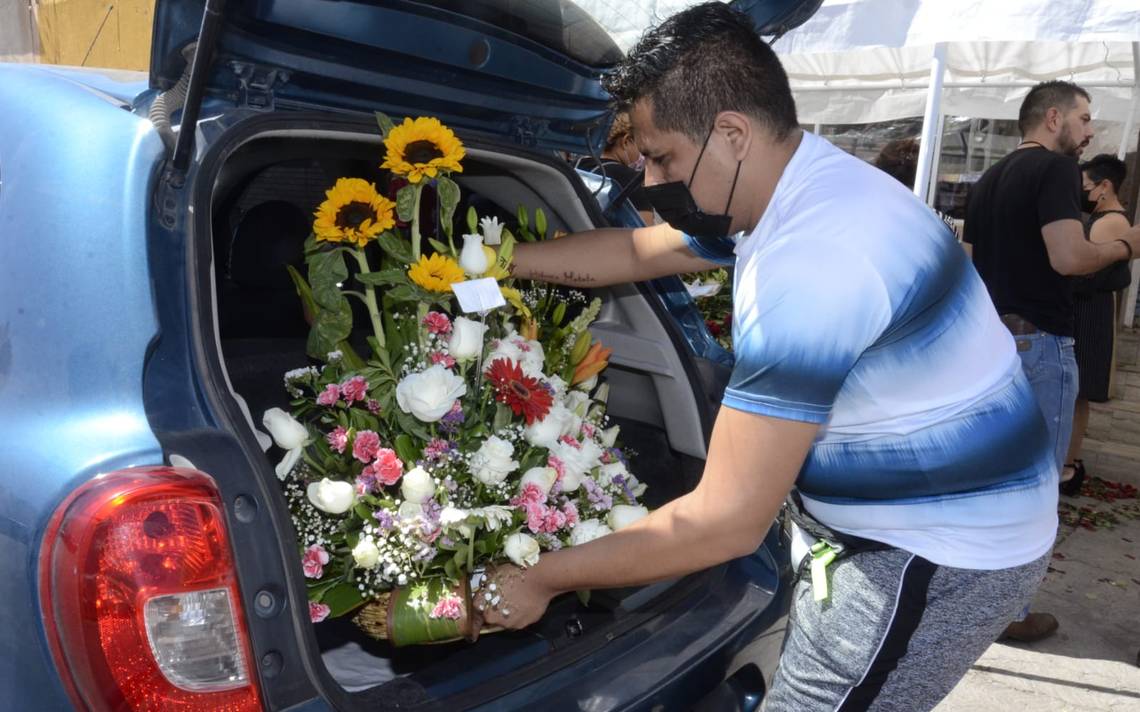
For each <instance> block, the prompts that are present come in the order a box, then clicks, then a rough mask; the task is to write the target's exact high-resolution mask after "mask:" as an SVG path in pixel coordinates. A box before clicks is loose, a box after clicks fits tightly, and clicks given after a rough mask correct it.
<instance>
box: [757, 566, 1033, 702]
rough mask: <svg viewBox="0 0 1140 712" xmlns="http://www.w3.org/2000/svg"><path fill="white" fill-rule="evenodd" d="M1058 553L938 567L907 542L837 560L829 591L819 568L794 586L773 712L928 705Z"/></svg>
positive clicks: (1022, 601)
mask: <svg viewBox="0 0 1140 712" xmlns="http://www.w3.org/2000/svg"><path fill="white" fill-rule="evenodd" d="M1048 562H1049V555H1048V554H1046V555H1045V556H1042V557H1041V558H1040V559H1037V560H1036V561H1033V562H1030V563H1028V564H1024V565H1022V566H1016V567H1013V568H1009V569H998V570H996V571H981V570H975V569H956V568H951V567H948V566H937V565H935V564H933V563H931V562H929V561H927V560H926V559H923V558H922V557H919V556H916V555H914V554H911V553H910V552H907V551H903V550H901V549H886V550H883V551H868V552H863V553H859V554H854V555H852V556H850V557H847V558H844V559H841V560H840V561H838V562H836V563H835V564H833V565H832V566H830V567H829V570H830V571H829V573H830V575H829V577H828V580H829V584H830V596H829V598H828V599H827V600H825V601H820V602H817V601H815V600H814V599H813V597H812V590H811V581H810V572H808V573H806V574H805V576H804V579H803V580H801V581H800V582H799V584H798V585H797V587H796V590H795V591H794V593H793V601H792V612H791V616H790V619H789V621H788V632H787V635H786V638H785V640H784V650H783V653H782V654H781V656H780V665H779V668H778V669H777V670H776V676H775V679H774V680H773V682H772V689H771V690H770V691H769V693H768V695H767V696H766V697H765V700H764V707H763V709H764V710H766V712H816V711H817V710H818V711H820V712H822V711H824V710H826V711H827V712H832V711H835V712H849V711H850V710H884V711H886V710H898V711H899V712H920V711H921V710H929V709H931V708H932V707H934V706H935V705H936V704H938V702H939V701H940V700H941V699H942V698H943V697H945V696H946V695H947V694H948V693H949V692H950V690H951V689H953V688H954V685H955V684H957V682H958V681H959V680H960V679H961V678H962V676H963V675H965V674H966V671H967V670H968V669H969V668H970V665H972V664H973V663H974V661H975V660H977V659H978V658H979V657H980V656H981V655H982V653H983V652H985V650H986V648H988V647H989V646H990V644H991V643H993V642H994V640H996V639H997V637H998V635H1000V634H1001V632H1002V630H1004V628H1005V626H1006V625H1007V624H1008V623H1009V622H1010V621H1012V620H1014V619H1015V618H1017V617H1018V614H1019V613H1020V612H1021V610H1022V609H1023V608H1024V606H1025V605H1027V604H1028V602H1029V600H1030V599H1031V598H1032V597H1033V594H1034V592H1035V591H1036V590H1037V586H1038V585H1039V584H1040V583H1041V579H1042V578H1043V577H1044V575H1045V569H1046V566H1047V565H1048Z"/></svg>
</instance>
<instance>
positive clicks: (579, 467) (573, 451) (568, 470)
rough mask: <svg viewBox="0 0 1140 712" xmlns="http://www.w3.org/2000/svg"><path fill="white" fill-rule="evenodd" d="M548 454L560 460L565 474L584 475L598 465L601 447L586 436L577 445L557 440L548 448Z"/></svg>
mask: <svg viewBox="0 0 1140 712" xmlns="http://www.w3.org/2000/svg"><path fill="white" fill-rule="evenodd" d="M550 454H552V455H554V456H555V457H557V458H558V459H559V460H561V461H562V464H563V465H564V468H563V469H564V474H565V475H567V476H570V475H584V474H586V473H587V472H589V471H590V470H592V469H594V468H595V467H597V466H598V460H599V459H600V458H601V456H602V448H601V447H599V446H598V444H597V443H596V442H594V441H593V440H591V439H589V438H586V439H584V440H583V441H582V442H581V444H580V445H579V447H574V446H573V445H570V444H569V443H564V442H557V443H555V444H554V447H552V448H550Z"/></svg>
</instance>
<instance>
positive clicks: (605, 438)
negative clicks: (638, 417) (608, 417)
mask: <svg viewBox="0 0 1140 712" xmlns="http://www.w3.org/2000/svg"><path fill="white" fill-rule="evenodd" d="M620 432H621V426H620V425H614V426H612V427H609V428H606V429H605V430H603V431H602V437H601V438H599V440H600V441H601V443H602V447H607V448H608V447H613V446H614V443H616V442H617V439H618V433H620Z"/></svg>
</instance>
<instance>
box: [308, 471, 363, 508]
mask: <svg viewBox="0 0 1140 712" xmlns="http://www.w3.org/2000/svg"><path fill="white" fill-rule="evenodd" d="M306 493H307V494H308V495H309V501H310V502H312V503H313V506H314V507H316V508H317V509H319V510H321V511H322V512H328V513H329V514H344V513H345V512H347V511H348V510H349V508H350V507H351V506H352V503H353V501H354V500H355V499H356V492H355V491H354V490H353V487H352V483H351V482H334V481H333V480H330V479H329V478H327V477H326V478H324V479H323V480H321V481H320V482H313V483H311V484H310V485H309V488H308V490H307V492H306Z"/></svg>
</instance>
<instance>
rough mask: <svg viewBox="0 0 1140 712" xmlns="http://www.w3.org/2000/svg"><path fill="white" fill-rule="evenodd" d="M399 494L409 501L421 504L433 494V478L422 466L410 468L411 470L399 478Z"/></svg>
mask: <svg viewBox="0 0 1140 712" xmlns="http://www.w3.org/2000/svg"><path fill="white" fill-rule="evenodd" d="M400 494H402V495H404V499H406V500H407V501H409V502H415V503H416V504H423V503H424V502H426V501H428V500H429V499H431V498H432V496H433V495H434V494H435V480H433V479H432V477H431V475H430V474H428V471H427V470H425V469H424V468H422V467H415V468H412V471H411V472H409V473H408V474H406V475H404V477H403V479H401V480H400Z"/></svg>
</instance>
